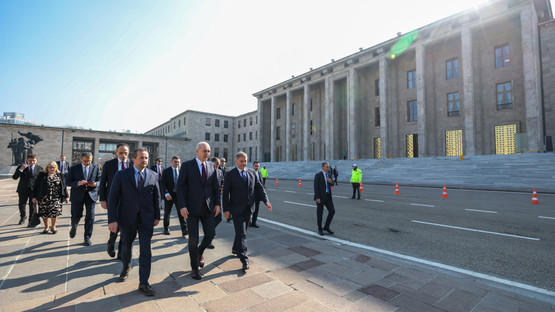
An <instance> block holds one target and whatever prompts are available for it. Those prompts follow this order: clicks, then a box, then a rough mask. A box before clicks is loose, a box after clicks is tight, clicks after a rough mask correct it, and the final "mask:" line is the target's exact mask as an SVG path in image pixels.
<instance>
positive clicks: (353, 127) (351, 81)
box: [347, 68, 360, 159]
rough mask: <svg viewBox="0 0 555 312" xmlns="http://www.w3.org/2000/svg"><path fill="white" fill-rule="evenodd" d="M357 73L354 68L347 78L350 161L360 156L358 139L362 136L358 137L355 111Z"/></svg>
mask: <svg viewBox="0 0 555 312" xmlns="http://www.w3.org/2000/svg"><path fill="white" fill-rule="evenodd" d="M356 84H357V72H356V70H355V69H354V68H351V69H350V70H349V75H348V76H347V110H348V113H347V116H348V117H347V131H348V134H347V135H348V140H347V147H348V151H349V155H348V156H347V157H348V158H349V159H355V156H359V155H358V142H357V140H356V138H358V137H359V136H360V133H359V135H357V131H358V128H357V127H358V122H357V119H358V118H357V113H356V109H355V105H356V94H357V85H356Z"/></svg>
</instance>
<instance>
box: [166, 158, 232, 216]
mask: <svg viewBox="0 0 555 312" xmlns="http://www.w3.org/2000/svg"><path fill="white" fill-rule="evenodd" d="M176 193H177V202H178V204H179V209H181V208H187V210H188V211H189V213H190V214H192V215H194V216H200V215H202V207H203V203H206V205H207V206H208V209H210V212H214V206H216V205H220V194H221V193H220V186H219V185H218V176H217V173H216V168H215V167H214V164H213V163H212V162H210V161H206V183H204V184H203V183H202V177H201V174H200V170H199V168H198V166H197V161H196V159H192V160H189V161H186V162H184V163H183V164H182V165H181V170H180V171H179V179H178V180H177V187H176Z"/></svg>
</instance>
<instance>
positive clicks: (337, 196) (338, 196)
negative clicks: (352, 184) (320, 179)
mask: <svg viewBox="0 0 555 312" xmlns="http://www.w3.org/2000/svg"><path fill="white" fill-rule="evenodd" d="M333 197H336V198H349V197H347V196H341V195H335V196H333Z"/></svg>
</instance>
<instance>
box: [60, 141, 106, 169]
mask: <svg viewBox="0 0 555 312" xmlns="http://www.w3.org/2000/svg"><path fill="white" fill-rule="evenodd" d="M99 147H100V139H99V138H95V139H94V147H93V149H94V151H93V159H92V161H93V164H95V165H98V157H99ZM66 160H67V157H66Z"/></svg>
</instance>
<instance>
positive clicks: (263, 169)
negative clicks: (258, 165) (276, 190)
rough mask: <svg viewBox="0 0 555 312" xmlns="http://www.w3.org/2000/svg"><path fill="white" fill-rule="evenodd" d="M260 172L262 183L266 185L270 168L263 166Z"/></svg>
mask: <svg viewBox="0 0 555 312" xmlns="http://www.w3.org/2000/svg"><path fill="white" fill-rule="evenodd" d="M260 174H261V175H262V185H264V187H266V179H267V178H268V169H266V166H262V169H260Z"/></svg>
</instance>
